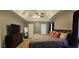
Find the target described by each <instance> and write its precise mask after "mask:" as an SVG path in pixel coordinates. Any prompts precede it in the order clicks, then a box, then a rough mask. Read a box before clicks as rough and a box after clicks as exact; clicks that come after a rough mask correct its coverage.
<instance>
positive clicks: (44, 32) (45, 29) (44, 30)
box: [41, 24, 47, 34]
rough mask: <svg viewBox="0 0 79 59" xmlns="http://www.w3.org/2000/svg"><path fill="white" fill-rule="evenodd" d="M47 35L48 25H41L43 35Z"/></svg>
mask: <svg viewBox="0 0 79 59" xmlns="http://www.w3.org/2000/svg"><path fill="white" fill-rule="evenodd" d="M46 33H47V27H46V24H41V34H46Z"/></svg>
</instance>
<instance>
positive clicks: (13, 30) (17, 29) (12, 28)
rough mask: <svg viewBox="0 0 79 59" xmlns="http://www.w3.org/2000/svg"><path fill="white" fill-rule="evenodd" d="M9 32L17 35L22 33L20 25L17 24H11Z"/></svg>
mask: <svg viewBox="0 0 79 59" xmlns="http://www.w3.org/2000/svg"><path fill="white" fill-rule="evenodd" d="M9 32H10V34H16V33H19V32H20V25H17V24H11V25H10V26H9Z"/></svg>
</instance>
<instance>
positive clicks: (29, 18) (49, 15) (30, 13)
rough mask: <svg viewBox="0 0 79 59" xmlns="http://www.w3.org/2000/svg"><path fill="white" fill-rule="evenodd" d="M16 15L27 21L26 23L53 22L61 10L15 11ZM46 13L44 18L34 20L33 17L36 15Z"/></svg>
mask: <svg viewBox="0 0 79 59" xmlns="http://www.w3.org/2000/svg"><path fill="white" fill-rule="evenodd" d="M13 12H14V13H16V14H17V15H19V16H20V17H22V18H23V19H25V20H26V21H43V22H48V21H51V18H52V17H54V16H55V15H56V14H57V13H58V12H60V10H13ZM37 12H38V13H44V17H43V18H39V19H34V18H33V16H34V15H35V13H37Z"/></svg>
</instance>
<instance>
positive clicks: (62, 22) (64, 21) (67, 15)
mask: <svg viewBox="0 0 79 59" xmlns="http://www.w3.org/2000/svg"><path fill="white" fill-rule="evenodd" d="M73 13H74V11H73V10H69V11H65V12H64V13H62V14H61V15H60V16H58V17H57V18H56V19H55V20H54V29H64V30H72V21H73Z"/></svg>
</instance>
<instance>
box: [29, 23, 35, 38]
mask: <svg viewBox="0 0 79 59" xmlns="http://www.w3.org/2000/svg"><path fill="white" fill-rule="evenodd" d="M28 27H29V33H28V34H29V37H32V36H33V31H34V29H33V27H34V26H33V24H28Z"/></svg>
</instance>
